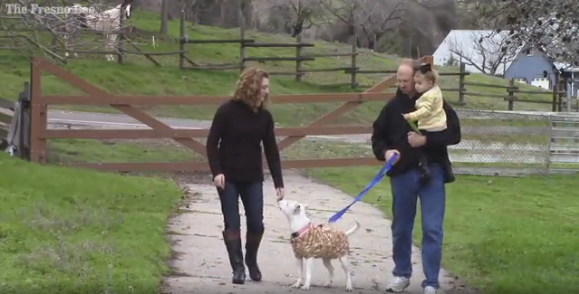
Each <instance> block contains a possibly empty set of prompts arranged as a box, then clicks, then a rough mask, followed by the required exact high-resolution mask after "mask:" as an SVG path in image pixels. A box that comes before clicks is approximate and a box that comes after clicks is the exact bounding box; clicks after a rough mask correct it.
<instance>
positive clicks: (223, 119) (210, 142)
mask: <svg viewBox="0 0 579 294" xmlns="http://www.w3.org/2000/svg"><path fill="white" fill-rule="evenodd" d="M268 96H269V75H268V74H267V72H265V71H264V70H261V69H257V68H249V69H247V70H245V71H244V72H243V73H242V74H241V76H240V78H239V81H238V82H237V88H236V90H235V93H234V94H233V99H231V100H229V101H227V102H225V103H224V104H222V105H221V106H220V107H219V108H218V109H217V112H216V113H215V116H214V118H213V122H212V124H211V128H210V130H209V136H208V137H207V157H208V160H209V167H210V168H211V173H212V174H213V182H214V184H215V186H216V187H217V192H218V193H219V200H220V202H221V211H222V213H223V219H224V223H225V224H224V225H225V229H224V230H223V240H224V242H225V246H226V248H227V253H228V254H229V261H230V263H231V268H232V270H233V278H232V282H233V283H234V284H243V283H244V282H245V266H244V264H243V252H242V248H241V232H240V231H241V225H240V216H239V200H238V199H239V197H241V201H242V203H243V207H244V209H245V214H246V219H247V235H246V243H245V251H246V252H245V264H246V265H247V268H248V270H249V277H250V278H251V279H252V280H254V281H261V271H260V270H259V267H258V265H257V251H258V249H259V244H260V243H261V238H262V236H263V232H264V225H263V180H264V176H263V166H262V157H261V143H262V142H263V147H264V151H265V157H266V159H267V162H268V165H269V170H270V172H271V175H272V178H273V183H274V186H275V189H276V194H277V200H278V201H279V200H281V199H283V196H284V189H283V178H282V173H281V162H280V156H279V150H278V147H277V142H276V140H275V133H274V125H275V124H274V121H273V117H272V115H271V113H270V112H269V111H268V110H267V109H266V104H267V102H268Z"/></svg>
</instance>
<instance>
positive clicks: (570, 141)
mask: <svg viewBox="0 0 579 294" xmlns="http://www.w3.org/2000/svg"><path fill="white" fill-rule="evenodd" d="M549 151H550V157H549V171H550V172H552V173H569V172H578V171H579V114H566V115H565V114H555V115H553V116H551V145H550V146H549Z"/></svg>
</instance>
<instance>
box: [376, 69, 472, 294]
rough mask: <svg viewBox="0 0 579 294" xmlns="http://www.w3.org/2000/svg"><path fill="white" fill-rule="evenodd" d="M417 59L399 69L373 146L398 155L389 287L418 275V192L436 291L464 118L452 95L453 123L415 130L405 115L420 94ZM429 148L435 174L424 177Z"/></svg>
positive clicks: (383, 154) (431, 288) (426, 259)
mask: <svg viewBox="0 0 579 294" xmlns="http://www.w3.org/2000/svg"><path fill="white" fill-rule="evenodd" d="M416 69H417V67H416V66H415V65H414V62H413V61H411V60H407V61H404V62H403V63H402V64H401V65H400V66H399V68H398V71H397V73H396V76H397V80H398V90H397V92H396V96H395V97H394V98H393V99H392V100H391V101H389V102H388V103H387V104H386V105H385V106H384V108H383V109H382V111H381V112H380V115H379V116H378V118H377V119H376V121H375V122H374V125H373V127H374V132H373V134H372V149H373V151H374V155H375V156H376V158H377V159H378V160H381V161H385V160H389V159H390V158H391V157H392V156H394V155H396V156H397V157H396V159H395V164H394V166H393V167H392V169H391V170H390V171H389V172H388V176H389V177H390V184H391V189H392V227H391V229H392V239H393V250H392V251H393V259H394V264H395V267H394V270H393V272H392V274H393V275H394V279H393V280H392V281H390V283H389V284H388V285H387V286H386V291H387V292H402V291H404V290H405V289H406V288H407V287H408V286H409V284H410V276H411V275H412V263H411V260H410V258H411V253H412V230H413V228H414V219H415V216H416V206H417V205H416V204H417V200H418V198H420V203H421V205H420V206H421V214H422V236H423V237H422V263H423V270H424V274H425V276H426V279H425V280H424V281H423V282H422V287H423V288H424V294H435V293H436V291H437V289H438V288H439V283H438V274H439V271H440V263H441V259H442V239H443V222H444V214H445V206H446V204H445V201H446V192H445V184H446V183H449V182H452V181H454V176H453V174H452V170H451V167H450V161H449V160H448V151H447V146H448V145H455V144H458V143H459V142H460V140H461V132H460V122H459V119H458V116H457V115H456V112H455V111H454V110H453V109H452V107H450V105H449V104H448V103H446V101H445V102H444V111H445V113H446V116H447V129H446V130H445V131H442V132H434V133H426V134H425V135H420V134H418V133H415V132H413V131H412V128H411V126H410V125H409V124H408V122H407V121H406V120H405V119H404V117H403V116H402V114H403V113H408V112H411V111H414V110H415V107H414V102H415V101H416V99H418V97H419V95H418V94H417V93H416V90H415V89H414V79H413V77H414V72H415V71H416ZM420 149H422V151H423V152H424V153H425V154H426V156H427V158H428V160H427V162H428V164H429V165H428V167H427V168H428V169H429V172H430V179H428V180H427V181H421V178H423V177H424V169H423V168H421V167H420V166H419V162H420V160H419V159H420V157H419V153H418V152H419V150H420Z"/></svg>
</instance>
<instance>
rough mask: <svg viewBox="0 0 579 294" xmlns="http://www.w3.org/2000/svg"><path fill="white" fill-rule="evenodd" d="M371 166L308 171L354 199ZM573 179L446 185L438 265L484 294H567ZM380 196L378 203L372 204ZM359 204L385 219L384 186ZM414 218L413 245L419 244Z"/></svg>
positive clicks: (572, 270)
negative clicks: (377, 210) (374, 208)
mask: <svg viewBox="0 0 579 294" xmlns="http://www.w3.org/2000/svg"><path fill="white" fill-rule="evenodd" d="M376 171H377V168H376V167H374V168H373V167H360V168H349V169H348V170H344V169H338V168H324V169H314V170H310V171H309V174H310V175H311V176H313V177H315V178H317V179H321V180H322V181H324V182H326V183H328V184H331V185H333V186H336V187H337V188H339V189H340V190H343V191H345V192H347V193H349V194H351V195H357V193H359V192H360V191H361V189H363V187H365V186H366V185H367V184H368V181H369V179H371V178H372V177H373V176H374V174H375V173H376ZM575 186H576V177H574V176H556V177H555V176H552V177H548V178H547V177H546V178H539V177H525V178H504V177H482V176H458V177H457V181H456V182H455V183H452V184H450V185H448V186H447V198H448V199H447V212H446V220H445V244H444V246H443V251H444V252H443V266H444V267H445V268H446V269H447V270H449V271H450V272H452V274H454V275H457V276H458V277H460V279H461V280H463V281H464V282H466V283H467V285H469V286H470V287H474V288H478V289H480V290H481V291H482V293H485V294H494V293H504V294H524V293H530V292H554V293H555V292H556V293H571V292H573V291H574V290H575V289H577V288H578V287H579V280H577V278H576V276H577V274H576V273H577V272H578V271H579V262H577V261H578V260H579V253H578V252H577V250H576V246H577V243H578V242H579V228H578V227H577V226H576V223H577V221H579V219H578V217H577V215H579V204H578V203H577V201H576V197H575V195H574V194H573V193H569V191H572V190H573V189H574V187H575ZM378 198H380V199H378ZM364 201H367V202H368V203H376V202H377V205H378V207H379V208H380V209H381V210H383V211H384V212H385V213H386V214H387V215H390V212H391V192H390V186H389V184H388V181H387V180H384V181H382V182H381V183H380V184H378V185H377V186H376V187H375V188H373V189H372V190H371V191H370V192H369V193H368V194H367V196H365V198H364ZM420 227H421V225H420V216H418V218H417V223H416V224H415V228H417V229H416V230H415V231H414V240H415V243H416V244H420V240H421V231H420V229H419V228H420Z"/></svg>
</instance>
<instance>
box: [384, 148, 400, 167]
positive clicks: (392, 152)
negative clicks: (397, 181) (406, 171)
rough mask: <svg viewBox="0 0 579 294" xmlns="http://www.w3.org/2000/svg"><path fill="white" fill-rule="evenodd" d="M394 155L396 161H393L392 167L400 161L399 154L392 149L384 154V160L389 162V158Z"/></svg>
mask: <svg viewBox="0 0 579 294" xmlns="http://www.w3.org/2000/svg"><path fill="white" fill-rule="evenodd" d="M394 154H396V159H395V160H394V162H393V163H392V165H395V164H396V163H397V162H398V160H400V152H398V150H394V149H390V150H386V152H384V158H386V161H388V160H390V158H392V156H394Z"/></svg>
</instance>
